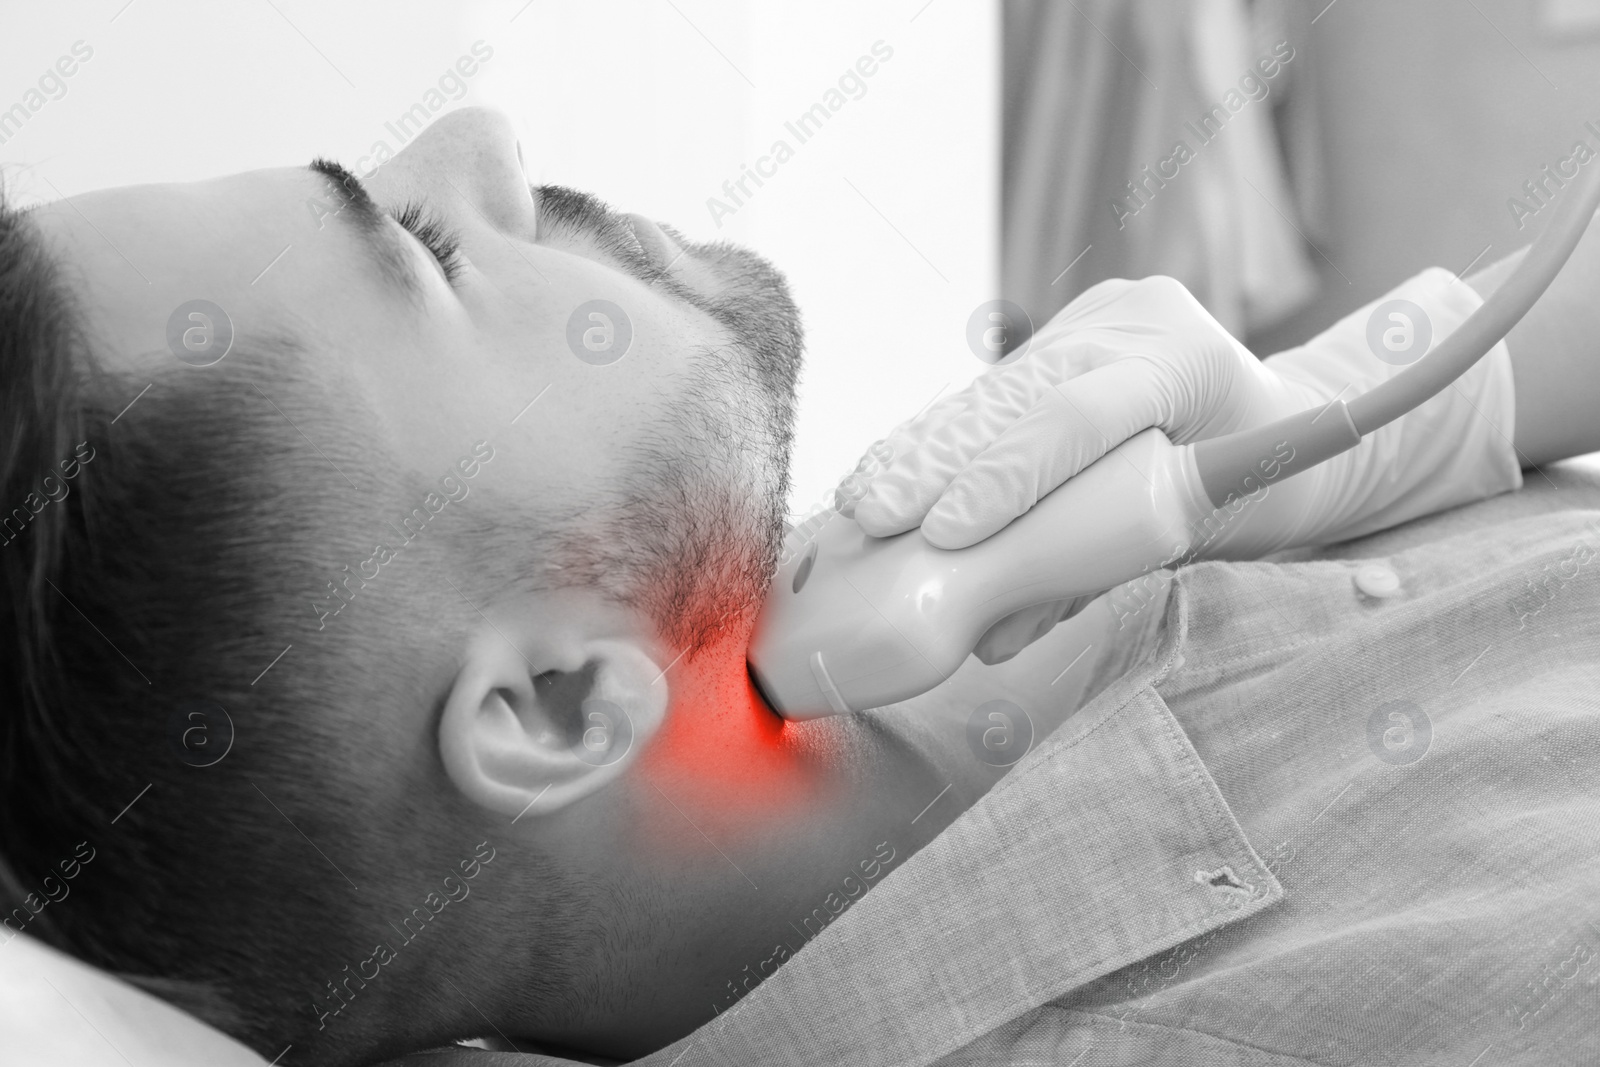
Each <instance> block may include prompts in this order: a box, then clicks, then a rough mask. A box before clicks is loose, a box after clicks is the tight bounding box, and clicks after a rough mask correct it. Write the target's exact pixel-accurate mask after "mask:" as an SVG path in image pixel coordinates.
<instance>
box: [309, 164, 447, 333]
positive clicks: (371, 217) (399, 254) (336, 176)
mask: <svg viewBox="0 0 1600 1067" xmlns="http://www.w3.org/2000/svg"><path fill="white" fill-rule="evenodd" d="M307 169H309V170H310V171H311V172H312V173H313V174H317V175H319V176H321V177H322V178H323V179H324V180H325V181H326V182H327V184H328V190H329V192H331V193H332V194H333V196H334V199H336V200H338V201H339V210H337V211H335V212H334V217H335V218H339V219H344V220H346V224H347V225H349V226H350V227H351V229H352V230H353V231H354V232H355V234H356V236H357V237H359V238H360V240H361V242H362V244H363V245H364V246H365V247H366V250H367V255H368V256H369V257H370V258H371V259H372V260H373V262H374V263H376V264H377V266H378V268H379V269H380V270H381V271H382V272H383V274H384V276H385V277H386V278H387V279H388V280H389V281H390V283H391V284H393V285H395V286H396V287H398V288H400V289H402V290H404V292H405V295H406V296H407V297H409V298H411V299H412V300H414V301H417V302H420V298H421V293H422V283H421V279H420V278H419V277H418V276H417V266H416V261H415V260H414V259H413V258H412V257H410V256H408V255H406V254H405V253H404V252H403V251H402V250H401V249H400V247H399V244H398V243H397V241H396V240H395V239H394V237H393V236H392V234H391V231H390V229H389V227H388V226H387V225H385V221H384V220H385V219H386V218H387V217H388V216H387V215H386V213H385V212H384V210H383V209H382V208H380V207H379V206H378V205H377V203H376V202H375V201H374V200H373V199H372V195H371V194H370V193H368V192H367V187H366V186H365V185H362V184H361V179H360V178H357V177H356V176H355V175H354V174H352V173H351V172H350V171H349V169H347V168H346V167H345V166H344V165H343V164H341V163H338V162H336V161H334V160H331V159H326V158H324V157H322V156H318V157H317V158H316V159H313V160H312V161H311V163H310V166H309V167H308V168H307Z"/></svg>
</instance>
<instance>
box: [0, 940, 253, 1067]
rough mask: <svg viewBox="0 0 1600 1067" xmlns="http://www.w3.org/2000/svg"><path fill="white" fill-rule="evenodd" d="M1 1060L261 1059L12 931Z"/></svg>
mask: <svg viewBox="0 0 1600 1067" xmlns="http://www.w3.org/2000/svg"><path fill="white" fill-rule="evenodd" d="M6 932H7V933H10V931H6ZM0 1062H4V1063H7V1064H12V1063H15V1064H35V1063H39V1064H43V1063H48V1064H51V1065H52V1067H128V1064H129V1063H136V1064H145V1063H159V1064H163V1065H164V1067H262V1065H264V1064H266V1062H267V1061H266V1060H264V1059H262V1058H261V1057H260V1056H257V1055H256V1054H255V1053H254V1052H252V1051H250V1050H249V1049H248V1048H246V1047H245V1046H243V1045H241V1044H240V1043H239V1042H237V1041H235V1040H234V1039H233V1038H231V1037H229V1036H227V1035H226V1034H224V1033H222V1032H221V1031H220V1030H215V1029H213V1028H211V1027H210V1026H207V1025H206V1024H205V1023H203V1022H201V1021H200V1020H199V1019H196V1018H195V1017H194V1016H192V1015H189V1014H187V1013H186V1012H182V1011H179V1010H178V1009H177V1008H174V1007H173V1006H172V1005H170V1004H168V1003H167V1002H166V1001H164V1000H159V999H157V998H155V997H153V996H151V995H150V994H149V993H146V992H145V991H144V990H142V989H136V988H134V987H133V986H131V985H129V984H128V983H126V982H124V981H122V980H121V979H118V978H113V977H111V976H110V975H108V974H105V973H104V972H102V971H99V970H96V969H95V968H93V967H90V966H89V965H88V964H86V963H83V962H81V961H79V960H76V959H73V958H72V957H71V956H68V955H66V954H65V953H62V952H58V951H56V950H55V949H53V948H51V947H49V946H48V945H45V944H44V943H42V942H40V941H36V940H34V939H33V938H31V937H29V936H28V935H27V934H13V935H12V937H11V940H9V941H6V942H0Z"/></svg>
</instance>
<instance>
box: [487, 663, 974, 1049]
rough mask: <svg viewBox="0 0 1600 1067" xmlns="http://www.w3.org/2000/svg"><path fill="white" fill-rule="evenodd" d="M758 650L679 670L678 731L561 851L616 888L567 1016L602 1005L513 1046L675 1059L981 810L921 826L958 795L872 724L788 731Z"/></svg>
mask: <svg viewBox="0 0 1600 1067" xmlns="http://www.w3.org/2000/svg"><path fill="white" fill-rule="evenodd" d="M748 646H749V633H748V631H745V632H742V633H739V634H737V635H734V636H732V637H730V638H729V639H728V640H725V641H722V642H719V643H718V644H717V645H716V646H714V647H711V648H708V649H706V650H705V651H704V652H702V653H701V654H700V655H699V656H696V657H695V658H694V659H693V660H685V661H682V662H679V663H678V664H676V665H674V666H673V667H672V668H671V670H670V671H669V673H668V681H669V683H670V685H671V702H670V706H669V710H668V714H667V717H666V720H665V722H664V723H663V725H662V726H661V728H660V729H659V731H658V732H657V734H656V735H655V736H654V737H653V738H652V739H651V740H650V741H649V742H648V744H647V745H646V746H645V748H644V749H643V750H642V751H641V752H640V753H639V756H638V760H637V762H636V763H635V765H634V766H633V767H632V768H630V770H629V773H628V774H627V775H626V776H625V778H623V779H620V780H619V781H618V783H616V785H617V787H618V788H617V789H616V791H615V795H614V796H613V797H611V798H609V799H608V801H607V802H606V803H605V804H604V805H603V812H604V815H603V816H602V818H601V819H594V818H587V819H585V820H584V825H583V827H582V831H581V836H580V835H579V834H578V833H576V832H574V833H572V834H571V835H570V836H566V835H564V836H565V840H564V841H563V842H561V849H562V851H563V852H564V853H566V854H567V855H574V856H576V855H577V847H576V846H577V845H578V844H579V843H587V844H588V847H589V852H588V854H587V855H584V856H581V857H579V858H578V860H577V862H579V863H581V864H582V875H583V878H584V882H585V884H591V885H596V886H601V887H604V889H603V890H601V891H600V893H599V894H598V895H599V900H597V902H596V904H595V907H593V908H591V909H590V911H591V913H593V914H594V915H602V914H603V915H604V917H605V918H604V922H603V923H600V922H599V921H595V922H594V926H593V927H592V929H591V928H588V927H587V926H586V927H585V929H583V930H581V931H574V932H575V933H577V934H578V936H579V937H580V938H583V939H585V940H589V939H590V935H591V934H593V935H594V936H593V939H592V942H593V944H594V945H599V946H604V949H603V951H604V955H603V956H600V955H592V956H589V955H586V956H585V962H584V965H585V966H589V967H592V968H593V970H592V971H591V972H590V973H589V974H586V975H584V976H582V977H581V978H580V979H579V980H577V981H576V982H574V983H571V984H570V985H571V989H572V997H571V1001H569V1003H577V1004H582V1005H585V1006H590V1005H594V1006H597V1007H594V1008H592V1009H591V1010H590V1011H588V1012H586V1013H584V1014H583V1015H578V1014H576V1013H568V1014H562V1015H557V1014H556V1013H553V1012H552V1013H551V1014H548V1015H544V1016H543V1017H542V1018H541V1019H539V1020H538V1022H536V1023H535V1022H533V1021H532V1020H530V1021H529V1022H530V1025H527V1026H526V1027H525V1028H522V1029H521V1030H520V1031H519V1030H515V1029H511V1028H510V1027H506V1029H507V1032H508V1033H518V1032H521V1033H525V1034H529V1035H537V1037H538V1039H539V1040H542V1041H549V1042H553V1043H555V1044H558V1045H560V1046H562V1047H565V1048H573V1049H586V1050H591V1051H593V1052H595V1053H599V1054H603V1055H607V1056H613V1057H627V1058H631V1057H635V1056H639V1055H643V1054H645V1053H648V1052H651V1051H654V1050H655V1049H658V1048H661V1047H663V1046H665V1045H667V1044H669V1043H671V1042H672V1041H674V1040H677V1039H678V1038H680V1037H682V1036H684V1035H686V1034H688V1033H689V1032H691V1031H693V1030H694V1029H695V1028H697V1027H698V1026H701V1025H703V1024H705V1023H707V1022H709V1021H710V1020H712V1019H713V1018H714V1017H715V1016H716V1015H717V1014H719V1013H720V1012H723V1011H726V1010H728V1009H729V1008H730V1007H732V1006H733V1004H735V1003H736V1002H737V1001H738V1000H740V999H742V998H743V997H744V996H746V995H747V994H748V993H749V992H750V991H751V990H752V989H754V988H755V987H756V985H758V984H759V983H760V981H761V980H762V979H764V978H765V977H768V976H770V975H771V974H772V973H773V972H774V971H775V970H776V969H777V967H778V966H779V965H780V964H781V963H782V962H784V961H786V960H787V959H789V958H790V957H791V956H792V955H793V954H795V953H797V952H799V951H801V950H802V949H803V948H804V947H805V945H806V944H807V943H808V942H809V941H810V940H811V939H812V938H814V937H816V936H818V935H819V934H820V933H821V932H822V929H823V927H825V926H826V925H829V924H830V923H831V922H832V921H833V920H834V919H835V918H837V916H838V915H839V914H842V912H843V910H844V909H845V908H846V907H848V906H849V905H851V904H853V903H854V902H855V900H856V899H859V897H860V895H861V894H862V893H863V892H865V891H866V890H867V889H869V888H870V887H871V886H872V885H874V884H876V881H877V879H878V878H881V876H883V875H885V874H887V873H888V872H889V871H890V870H892V869H894V868H895V867H898V866H899V865H900V864H901V863H903V862H904V861H905V859H907V858H908V857H909V856H910V855H911V854H912V853H914V852H915V851H916V850H917V849H918V848H920V847H921V846H922V845H923V844H925V843H926V842H927V841H928V840H930V839H931V838H932V837H933V836H934V835H935V834H937V833H938V832H939V831H940V830H942V829H943V827H944V826H945V825H946V824H947V823H948V821H949V820H950V819H953V818H954V817H955V815H956V814H957V813H959V811H960V810H961V809H962V807H964V806H965V803H970V800H971V798H965V801H964V802H963V798H959V797H954V796H952V797H950V798H949V799H950V800H951V801H952V803H950V804H949V805H948V809H947V810H941V811H939V812H934V813H931V814H930V815H929V816H928V817H926V818H923V819H921V820H920V821H918V822H916V823H913V821H912V820H913V819H914V818H915V817H916V816H917V815H918V813H919V811H920V810H921V809H922V808H924V807H926V806H927V804H928V800H929V799H930V798H931V797H933V796H934V795H935V794H937V793H939V791H940V790H941V789H942V788H943V787H944V785H945V784H946V782H947V781H948V779H943V778H939V777H938V776H937V775H936V773H935V772H934V771H933V770H932V768H930V767H929V766H928V764H927V762H926V758H925V754H924V753H923V752H922V751H921V750H919V749H918V748H917V747H915V746H913V745H912V744H909V743H907V742H906V740H904V738H902V737H900V736H897V735H896V733H895V732H892V731H889V730H885V729H884V728H883V727H882V726H881V725H879V724H876V723H874V722H873V721H872V720H871V718H870V717H868V716H857V715H851V716H835V717H830V718H826V719H818V720H809V721H805V722H789V721H786V720H784V719H782V718H780V717H779V716H778V715H777V714H776V713H775V712H774V711H773V710H772V708H771V707H770V706H769V705H768V704H767V703H766V701H765V700H764V699H763V698H762V697H761V695H760V693H759V691H758V690H757V689H756V688H755V686H754V684H753V683H752V682H751V679H750V675H749V671H748V668H747V665H746V658H745V657H746V650H747V648H748ZM974 796H975V793H974ZM597 799H598V798H597ZM863 863H867V864H868V865H869V867H870V869H871V870H872V871H873V877H872V878H866V877H864V876H863V873H862V870H861V864H863ZM847 879H848V881H847ZM819 909H821V910H820V911H819ZM819 915H820V918H816V916H819ZM808 920H810V921H809V922H808ZM780 946H781V948H780ZM586 951H588V950H586Z"/></svg>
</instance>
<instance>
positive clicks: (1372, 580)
mask: <svg viewBox="0 0 1600 1067" xmlns="http://www.w3.org/2000/svg"><path fill="white" fill-rule="evenodd" d="M1356 588H1357V589H1359V590H1361V591H1362V592H1363V593H1365V594H1367V595H1368V596H1370V597H1376V598H1378V599H1379V600H1387V599H1388V598H1389V597H1392V596H1399V595H1400V576H1399V575H1398V574H1396V573H1395V572H1394V568H1393V567H1391V566H1389V565H1388V564H1387V563H1364V564H1362V565H1361V566H1360V568H1358V569H1357V570H1356Z"/></svg>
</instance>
